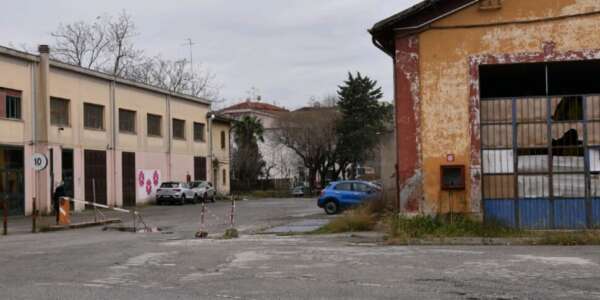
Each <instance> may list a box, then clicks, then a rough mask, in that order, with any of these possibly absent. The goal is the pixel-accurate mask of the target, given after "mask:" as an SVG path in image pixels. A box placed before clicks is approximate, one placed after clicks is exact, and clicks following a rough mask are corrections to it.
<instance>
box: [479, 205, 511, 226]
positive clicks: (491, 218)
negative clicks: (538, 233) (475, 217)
mask: <svg viewBox="0 0 600 300" xmlns="http://www.w3.org/2000/svg"><path fill="white" fill-rule="evenodd" d="M483 206H484V208H483V209H484V216H485V221H486V222H499V223H500V224H503V225H506V226H510V227H516V226H517V224H516V221H515V201H514V200H484V204H483Z"/></svg>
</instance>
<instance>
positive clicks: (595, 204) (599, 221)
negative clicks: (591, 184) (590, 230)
mask: <svg viewBox="0 0 600 300" xmlns="http://www.w3.org/2000/svg"><path fill="white" fill-rule="evenodd" d="M592 226H593V227H594V228H600V198H594V199H592Z"/></svg>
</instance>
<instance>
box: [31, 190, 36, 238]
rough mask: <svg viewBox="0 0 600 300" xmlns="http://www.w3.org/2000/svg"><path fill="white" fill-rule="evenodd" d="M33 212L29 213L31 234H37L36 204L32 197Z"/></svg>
mask: <svg viewBox="0 0 600 300" xmlns="http://www.w3.org/2000/svg"><path fill="white" fill-rule="evenodd" d="M32 206H33V212H32V213H31V233H36V232H37V203H36V199H35V197H33V203H32Z"/></svg>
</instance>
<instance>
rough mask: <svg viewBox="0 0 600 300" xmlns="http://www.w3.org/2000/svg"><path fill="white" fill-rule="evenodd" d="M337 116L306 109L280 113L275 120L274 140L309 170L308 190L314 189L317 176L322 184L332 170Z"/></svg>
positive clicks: (332, 111) (331, 111)
mask: <svg viewBox="0 0 600 300" xmlns="http://www.w3.org/2000/svg"><path fill="white" fill-rule="evenodd" d="M339 117H340V116H339V113H338V112H337V110H336V109H333V108H320V107H316V108H315V107H313V108H305V109H301V110H298V111H293V112H289V113H283V114H280V115H279V118H278V119H277V125H276V128H277V129H275V130H274V134H273V135H274V137H275V138H276V140H277V141H278V142H279V143H281V144H282V145H284V146H286V147H288V148H289V149H291V150H293V151H294V152H295V153H296V154H297V155H298V156H299V157H300V159H301V161H302V163H303V165H304V166H305V167H306V168H307V169H308V171H309V174H308V179H309V184H310V187H311V188H314V187H315V184H316V180H317V174H319V175H321V184H323V183H324V181H325V177H326V175H327V172H328V169H329V168H330V167H331V165H333V166H335V159H334V158H333V157H332V155H333V153H335V144H336V132H335V128H336V123H337V120H338V118H339Z"/></svg>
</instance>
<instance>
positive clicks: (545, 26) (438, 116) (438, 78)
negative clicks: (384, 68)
mask: <svg viewBox="0 0 600 300" xmlns="http://www.w3.org/2000/svg"><path fill="white" fill-rule="evenodd" d="M599 29H600V1H596V0H554V1H541V0H540V1H519V0H480V1H474V0H427V1H423V2H421V3H419V4H417V5H415V6H413V7H411V8H409V9H407V10H405V11H403V12H400V13H398V14H396V15H394V16H392V17H390V18H387V19H385V20H383V21H381V22H379V23H377V24H375V25H374V27H373V28H372V29H371V30H370V32H371V34H372V36H373V42H374V44H375V45H376V46H377V47H379V48H380V49H381V50H382V51H383V52H385V53H387V54H388V55H390V56H391V57H393V60H394V75H395V103H396V113H397V118H396V129H397V145H398V146H397V163H398V165H397V168H398V184H399V199H400V204H401V208H402V209H403V211H404V212H408V213H427V214H435V213H447V212H452V211H454V212H462V213H469V214H475V215H482V216H483V217H484V218H485V219H486V220H495V221H500V222H503V223H505V224H508V225H511V226H515V227H521V228H529V229H563V228H566V229H573V228H592V227H599V226H600V84H598V82H597V79H596V78H597V77H596V76H598V74H600V40H599V39H598V30H599Z"/></svg>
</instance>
